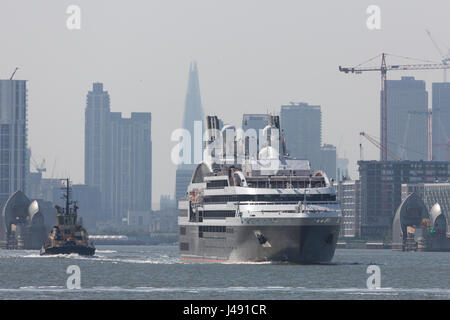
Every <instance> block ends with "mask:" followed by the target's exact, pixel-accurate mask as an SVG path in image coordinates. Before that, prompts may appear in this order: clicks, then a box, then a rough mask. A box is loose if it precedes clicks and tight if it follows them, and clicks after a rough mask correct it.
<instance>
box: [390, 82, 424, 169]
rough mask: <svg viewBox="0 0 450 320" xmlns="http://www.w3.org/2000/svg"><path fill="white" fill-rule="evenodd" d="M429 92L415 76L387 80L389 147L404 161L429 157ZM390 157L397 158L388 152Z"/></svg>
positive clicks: (391, 158)
mask: <svg viewBox="0 0 450 320" xmlns="http://www.w3.org/2000/svg"><path fill="white" fill-rule="evenodd" d="M427 114H428V92H427V91H426V89H425V81H422V80H415V79H414V77H402V78H401V80H388V81H387V119H388V124H387V141H388V150H389V151H392V153H394V154H395V155H396V156H397V157H399V158H400V159H402V160H427V154H428V140H427V133H428V121H427ZM388 160H395V159H393V157H392V156H391V155H389V154H388Z"/></svg>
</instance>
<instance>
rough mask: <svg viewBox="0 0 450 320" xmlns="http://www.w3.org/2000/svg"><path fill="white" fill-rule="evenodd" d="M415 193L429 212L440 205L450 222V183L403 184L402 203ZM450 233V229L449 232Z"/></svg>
mask: <svg viewBox="0 0 450 320" xmlns="http://www.w3.org/2000/svg"><path fill="white" fill-rule="evenodd" d="M413 192H415V193H416V194H417V195H418V197H419V198H420V199H422V201H423V202H424V204H425V206H426V208H427V210H428V211H429V212H430V211H431V208H432V207H433V206H434V205H435V204H436V203H439V205H440V207H441V210H442V212H443V213H444V214H445V215H446V217H447V221H449V222H450V183H449V182H438V183H405V184H402V201H403V200H405V199H406V198H407V197H408V196H409V195H410V194H411V193H413ZM447 233H450V229H448V230H447Z"/></svg>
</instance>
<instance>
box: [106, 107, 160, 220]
mask: <svg viewBox="0 0 450 320" xmlns="http://www.w3.org/2000/svg"><path fill="white" fill-rule="evenodd" d="M110 121H111V123H110V127H111V146H112V147H111V157H112V161H111V173H110V175H111V186H110V188H109V189H107V192H110V194H109V196H108V198H110V199H111V205H112V208H111V215H112V218H113V220H114V221H116V222H120V221H121V220H122V219H123V218H126V216H127V212H128V211H129V210H131V211H151V208H152V206H151V203H152V197H151V195H152V189H151V182H152V142H151V139H150V137H151V114H150V113H135V112H132V113H131V118H122V115H121V113H120V112H111V114H110Z"/></svg>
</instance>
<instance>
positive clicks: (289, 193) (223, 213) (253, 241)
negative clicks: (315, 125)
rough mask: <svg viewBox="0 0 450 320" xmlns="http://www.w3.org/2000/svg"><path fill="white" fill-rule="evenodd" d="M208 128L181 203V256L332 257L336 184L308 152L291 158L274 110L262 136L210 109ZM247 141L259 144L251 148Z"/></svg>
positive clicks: (229, 258)
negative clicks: (313, 167) (226, 122)
mask: <svg viewBox="0 0 450 320" xmlns="http://www.w3.org/2000/svg"><path fill="white" fill-rule="evenodd" d="M207 129H208V133H209V136H208V142H207V143H206V144H205V153H204V159H205V161H204V162H202V163H201V164H199V165H198V166H197V167H196V169H195V171H194V173H193V176H192V179H191V182H190V184H189V186H188V189H187V194H186V198H184V199H181V200H180V201H179V204H178V208H179V217H178V223H179V245H180V248H179V249H180V257H181V258H182V259H186V260H199V261H216V262H229V261H287V262H294V263H302V264H313V263H314V264H315V263H328V262H330V261H331V260H332V258H333V255H334V252H335V249H336V243H337V239H338V235H339V230H340V220H341V210H340V206H339V204H338V202H337V201H336V192H335V189H334V187H333V186H332V184H331V183H330V181H329V179H328V177H327V175H326V174H325V173H324V172H322V171H317V172H314V173H312V172H311V170H310V165H309V162H308V161H307V160H297V159H290V158H289V156H288V154H287V152H286V148H285V145H284V140H283V139H282V138H281V139H280V137H279V135H278V134H275V133H277V132H279V118H278V117H277V116H270V121H269V123H268V124H267V126H266V127H265V128H264V130H263V131H262V135H261V137H260V139H259V140H257V139H256V138H255V137H254V135H253V136H252V135H246V134H244V135H243V134H242V132H241V131H239V130H236V129H235V128H234V127H232V126H229V125H228V126H223V125H222V122H221V121H220V120H219V119H218V118H217V117H215V116H208V117H207ZM230 137H231V138H230ZM252 139H253V140H255V141H252ZM219 141H220V143H218V142H219ZM227 141H228V142H227ZM278 142H282V148H279V147H278V146H279V144H278ZM252 143H256V144H257V145H258V144H260V145H262V148H261V150H260V151H259V153H257V154H256V156H255V155H252V152H251V150H250V149H251V145H252ZM280 149H282V152H279V150H280ZM280 154H281V156H280Z"/></svg>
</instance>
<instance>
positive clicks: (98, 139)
mask: <svg viewBox="0 0 450 320" xmlns="http://www.w3.org/2000/svg"><path fill="white" fill-rule="evenodd" d="M84 130H85V143H84V159H85V160H84V181H85V184H86V185H89V186H92V187H98V188H99V190H100V196H101V206H102V209H103V212H104V215H100V220H109V219H110V218H111V217H110V216H109V212H111V197H110V195H111V193H110V192H109V188H110V185H111V139H110V138H111V127H110V98H109V93H108V91H104V90H103V83H94V84H93V89H92V91H89V93H88V95H87V99H86V109H85V127H84Z"/></svg>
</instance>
